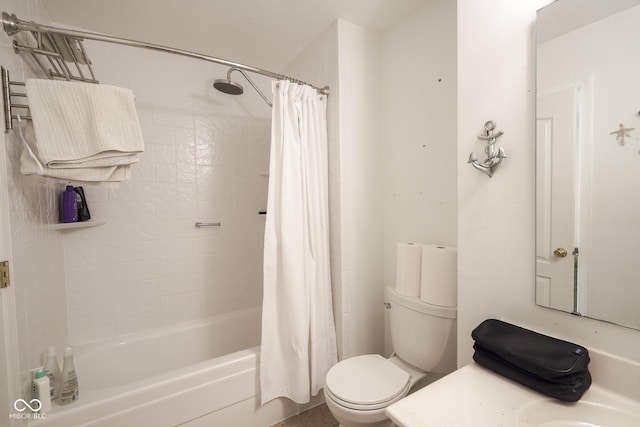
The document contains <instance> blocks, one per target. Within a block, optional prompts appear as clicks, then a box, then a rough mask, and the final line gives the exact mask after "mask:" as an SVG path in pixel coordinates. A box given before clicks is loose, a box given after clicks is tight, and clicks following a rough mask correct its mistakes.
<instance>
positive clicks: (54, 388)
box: [44, 346, 62, 400]
mask: <svg viewBox="0 0 640 427" xmlns="http://www.w3.org/2000/svg"><path fill="white" fill-rule="evenodd" d="M44 370H45V371H46V372H47V376H48V377H49V385H50V387H51V400H54V399H57V398H58V397H60V385H61V383H60V381H61V377H62V373H61V372H60V366H58V358H57V357H56V348H55V347H54V346H51V347H49V350H48V351H47V360H46V362H45V364H44Z"/></svg>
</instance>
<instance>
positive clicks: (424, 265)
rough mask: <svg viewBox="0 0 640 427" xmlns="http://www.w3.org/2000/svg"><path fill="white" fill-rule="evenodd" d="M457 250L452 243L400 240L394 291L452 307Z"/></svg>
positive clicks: (455, 303)
mask: <svg viewBox="0 0 640 427" xmlns="http://www.w3.org/2000/svg"><path fill="white" fill-rule="evenodd" d="M457 264H458V250H457V249H456V248H454V247H451V246H442V245H424V244H421V243H416V242H402V243H398V245H397V256H396V292H398V293H399V294H400V295H404V296H411V297H420V299H421V300H422V301H424V302H426V303H429V304H433V305H439V306H443V307H455V306H456V305H457V299H458V292H457V287H458V273H457Z"/></svg>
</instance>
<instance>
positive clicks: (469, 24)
mask: <svg viewBox="0 0 640 427" xmlns="http://www.w3.org/2000/svg"><path fill="white" fill-rule="evenodd" d="M547 3H549V1H548V0H528V1H522V2H513V1H509V0H485V1H482V2H478V1H476V0H458V159H457V162H458V165H459V172H458V206H459V209H458V246H459V257H458V313H459V318H458V365H459V366H462V365H464V364H466V363H468V362H470V361H471V356H472V354H473V350H472V340H471V337H470V334H471V330H472V329H473V328H474V327H475V326H476V325H477V324H479V323H480V322H481V321H483V320H484V319H487V318H492V317H493V318H501V319H505V320H507V321H512V322H515V323H518V324H521V325H524V326H526V327H529V328H533V329H536V330H540V331H543V332H546V333H549V334H552V335H555V336H558V337H560V338H563V339H568V340H572V341H576V342H579V343H581V344H583V345H585V346H587V347H594V348H598V349H602V350H605V351H607V352H610V353H614V354H618V355H620V356H623V357H627V358H630V359H633V360H639V358H638V354H640V332H639V331H635V330H631V329H627V328H623V327H619V326H615V325H611V324H608V323H604V322H599V321H595V320H591V319H586V318H578V317H575V316H571V315H569V314H566V313H562V312H558V311H554V310H550V309H546V308H541V307H538V306H536V305H535V304H534V275H535V272H534V257H535V252H534V242H535V235H534V224H535V222H534V202H535V194H534V191H535V189H534V178H535V170H534V157H535V151H534V144H535V137H534V134H535V119H534V118H535V114H534V109H535V75H534V73H535V65H534V64H535V55H534V53H535V51H534V23H535V18H536V10H537V9H539V8H540V7H542V6H544V5H546V4H547ZM489 119H492V120H495V121H496V122H497V124H498V128H499V129H503V130H504V131H505V134H504V136H503V137H502V138H501V139H500V145H501V146H502V147H503V148H504V149H505V150H506V153H507V155H508V158H507V159H506V160H505V163H504V164H503V166H501V168H500V169H498V170H497V171H496V173H495V175H494V176H493V178H490V179H489V178H488V177H487V176H486V175H484V174H482V173H480V172H478V171H476V170H475V169H473V168H472V167H471V166H469V165H467V164H466V161H467V158H468V155H469V154H468V153H469V152H470V151H471V150H472V149H476V150H480V144H479V143H478V142H477V135H478V134H479V133H480V132H482V126H483V124H484V122H485V121H486V120H489Z"/></svg>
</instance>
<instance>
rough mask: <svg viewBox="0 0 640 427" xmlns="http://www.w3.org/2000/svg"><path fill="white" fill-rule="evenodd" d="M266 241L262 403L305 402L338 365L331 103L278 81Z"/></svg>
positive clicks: (303, 88) (312, 91)
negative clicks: (331, 263)
mask: <svg viewBox="0 0 640 427" xmlns="http://www.w3.org/2000/svg"><path fill="white" fill-rule="evenodd" d="M273 95H274V96H273V113H272V114H273V115H272V129H271V158H270V165H269V194H268V202H267V218H266V225H265V238H264V296H263V304H262V344H261V353H260V384H261V393H262V404H265V403H266V402H268V401H270V400H272V399H274V398H276V397H280V396H284V397H288V398H289V399H291V400H293V401H294V402H297V403H306V402H308V401H309V399H310V397H311V395H316V394H318V392H319V391H320V390H321V389H322V387H323V386H324V379H325V375H326V373H327V371H328V370H329V368H331V366H333V365H334V364H335V363H336V362H337V350H336V335H335V326H334V321H333V309H332V305H331V276H330V268H329V197H328V193H329V191H328V163H327V120H326V109H327V97H326V96H325V95H321V94H319V93H318V92H317V91H316V90H315V89H313V88H311V87H309V86H306V85H298V84H296V83H292V82H289V81H278V82H274V83H273Z"/></svg>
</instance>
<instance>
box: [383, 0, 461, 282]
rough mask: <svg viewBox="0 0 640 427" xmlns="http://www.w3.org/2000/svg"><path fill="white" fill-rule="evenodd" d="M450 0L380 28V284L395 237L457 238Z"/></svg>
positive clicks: (392, 261)
mask: <svg viewBox="0 0 640 427" xmlns="http://www.w3.org/2000/svg"><path fill="white" fill-rule="evenodd" d="M455 20H456V4H455V2H452V1H449V0H436V1H430V2H428V4H426V5H425V7H423V8H422V9H420V10H419V11H418V12H417V13H415V14H413V15H411V16H410V17H408V18H407V19H405V20H404V21H402V22H400V23H399V24H398V25H397V26H395V27H394V28H392V29H391V30H388V31H386V32H385V33H384V34H383V35H382V61H381V62H380V67H381V69H382V76H381V81H380V84H379V85H378V88H379V93H380V104H381V109H382V117H383V120H382V134H383V143H382V144H383V148H382V156H383V158H384V162H383V165H382V175H383V178H384V179H383V184H382V190H383V197H382V209H383V212H384V228H383V231H384V241H383V244H384V284H385V286H394V284H395V274H396V243H397V242H406V241H417V242H423V243H435V244H441V245H449V246H456V244H457V223H458V222H457V209H458V207H457V206H458V205H457V203H458V199H457V173H458V165H457V163H456V153H457V143H456V141H457V137H456V135H457V128H456V108H457V97H456V90H457V56H456V26H455Z"/></svg>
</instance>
